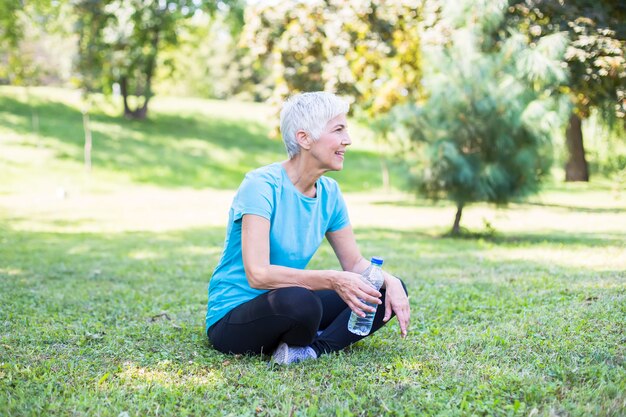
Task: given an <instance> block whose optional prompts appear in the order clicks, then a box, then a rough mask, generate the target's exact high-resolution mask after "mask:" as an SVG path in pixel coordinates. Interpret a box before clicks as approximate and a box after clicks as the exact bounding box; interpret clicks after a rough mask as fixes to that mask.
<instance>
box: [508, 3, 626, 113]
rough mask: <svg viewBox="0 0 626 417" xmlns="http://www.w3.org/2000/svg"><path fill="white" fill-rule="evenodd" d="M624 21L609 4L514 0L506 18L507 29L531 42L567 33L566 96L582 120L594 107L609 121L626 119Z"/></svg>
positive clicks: (623, 9)
mask: <svg viewBox="0 0 626 417" xmlns="http://www.w3.org/2000/svg"><path fill="white" fill-rule="evenodd" d="M625 21H626V6H624V4H623V2H616V1H610V0H602V1H597V0H593V1H592V0H568V1H564V2H557V1H552V0H542V1H537V2H533V3H532V5H530V4H529V2H512V5H511V7H510V8H509V10H508V13H507V15H506V25H507V26H513V27H518V28H520V29H522V30H523V31H524V33H525V34H526V35H527V36H528V38H529V39H530V40H531V41H537V40H539V39H541V38H542V37H543V36H546V35H550V34H551V33H555V32H559V31H560V32H566V33H567V34H568V36H569V38H570V44H569V45H568V48H567V51H566V53H565V57H564V58H565V59H564V61H565V62H566V64H567V68H568V71H569V73H570V77H569V80H568V82H567V83H566V84H565V88H564V92H566V93H569V94H570V97H571V100H572V101H573V102H574V104H575V105H576V110H577V112H578V113H579V114H580V115H581V116H582V117H587V116H588V115H589V111H590V109H591V108H598V109H600V110H602V112H603V114H604V115H605V118H606V119H608V120H611V119H612V118H615V116H617V117H618V118H621V119H624V118H626V107H625V106H626V101H624V97H625V94H626V89H625V87H624V86H625V85H626V25H625V24H624V22H625Z"/></svg>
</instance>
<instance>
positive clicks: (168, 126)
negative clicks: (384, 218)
mask: <svg viewBox="0 0 626 417" xmlns="http://www.w3.org/2000/svg"><path fill="white" fill-rule="evenodd" d="M32 106H33V108H34V109H35V110H36V111H37V113H38V115H39V129H38V134H39V137H40V139H38V140H37V141H36V142H35V141H30V142H26V140H24V142H23V143H22V145H26V146H42V145H43V146H45V147H47V148H49V149H52V150H53V151H54V152H55V155H56V157H57V158H58V159H60V160H67V161H72V162H78V163H82V161H83V152H84V151H83V146H84V134H83V124H82V115H81V113H80V112H79V111H78V110H77V109H76V108H74V107H71V106H68V105H67V104H65V103H62V102H56V101H47V100H42V99H36V100H33V102H32ZM0 109H2V110H0V123H2V124H3V125H4V126H5V127H7V128H9V129H10V130H12V131H14V132H17V133H18V134H21V135H25V134H31V133H32V127H31V111H32V109H31V107H30V106H29V105H28V104H25V103H23V102H21V101H19V100H16V99H12V98H10V97H6V96H0ZM12 116H18V117H17V118H16V117H12ZM90 126H91V129H92V136H93V150H92V165H93V169H94V170H96V171H98V170H106V171H110V172H115V173H124V174H126V175H128V176H129V177H130V178H131V179H132V180H133V181H135V182H138V183H144V184H152V185H157V186H163V187H191V188H207V187H208V188H217V189H232V188H236V187H237V186H238V185H239V184H240V183H241V180H242V179H243V177H244V175H245V173H246V172H248V171H250V170H252V169H255V168H258V167H260V166H263V165H266V164H269V163H272V162H275V161H280V160H284V159H285V158H286V155H285V152H284V146H283V144H282V142H281V141H279V140H270V139H268V137H267V128H266V127H265V126H263V125H261V124H258V123H253V122H250V121H241V122H235V121H229V120H222V119H218V118H209V117H205V116H202V115H198V114H193V115H186V114H181V115H172V114H160V113H153V114H152V118H151V119H149V120H145V121H136V120H126V119H124V118H122V117H113V116H110V115H107V114H104V113H102V112H99V111H97V110H94V111H93V113H92V114H91V115H90ZM398 166H399V164H394V167H395V168H394V170H393V171H392V174H393V175H394V176H395V177H400V176H401V175H402V174H401V169H399V168H398ZM332 175H333V176H335V177H336V178H338V179H339V181H340V182H341V185H342V189H343V190H344V191H356V190H367V189H373V188H379V187H380V186H381V184H382V179H381V178H382V175H381V170H380V162H379V160H378V158H377V157H376V155H375V154H373V153H371V152H365V151H355V150H352V149H351V150H350V152H349V153H348V155H347V157H346V163H345V169H344V172H342V173H334V174H332Z"/></svg>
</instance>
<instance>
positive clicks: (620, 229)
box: [0, 88, 626, 416]
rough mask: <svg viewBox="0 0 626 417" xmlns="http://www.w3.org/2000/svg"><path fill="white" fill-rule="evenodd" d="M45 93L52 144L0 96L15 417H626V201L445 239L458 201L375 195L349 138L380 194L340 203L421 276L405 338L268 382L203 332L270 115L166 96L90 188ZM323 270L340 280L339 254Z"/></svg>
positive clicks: (99, 162)
mask: <svg viewBox="0 0 626 417" xmlns="http://www.w3.org/2000/svg"><path fill="white" fill-rule="evenodd" d="M61 93H62V95H59V94H61ZM33 95H34V96H35V98H34V99H33V102H36V104H35V108H36V110H37V112H38V114H39V120H40V127H39V134H38V135H35V134H33V132H32V127H31V125H30V117H31V116H30V114H31V109H29V108H28V106H26V105H25V104H24V100H23V97H24V96H23V91H22V90H18V89H6V88H0V168H1V169H0V172H1V174H0V175H1V176H2V177H1V178H0V179H1V180H2V181H1V182H0V288H1V290H0V325H1V326H2V327H1V331H0V415H2V416H4V415H6V416H23V415H33V416H35V415H68V416H69V415H103V416H118V415H120V414H122V415H125V414H123V413H124V412H126V413H127V414H128V415H129V416H143V415H193V416H203V415H233V416H240V415H249V416H287V415H294V416H313V415H323V416H327V415H330V416H359V415H411V416H412V415H446V416H447V415H450V416H457V415H461V416H466V415H467V416H470V415H498V416H499V415H507V416H529V415H533V416H554V415H556V416H589V415H594V416H622V415H625V414H626V359H625V357H626V215H625V214H626V203H625V201H626V196H624V195H619V194H614V193H613V192H612V191H611V190H610V188H609V187H606V186H605V185H603V184H601V183H600V184H598V183H596V184H591V185H575V186H570V185H568V186H559V185H553V186H552V187H551V188H550V190H549V192H546V193H544V194H541V195H539V196H536V197H534V198H533V199H532V200H531V201H530V202H529V203H525V204H516V205H512V206H511V207H510V208H509V209H506V210H495V209H493V208H491V207H488V206H483V205H476V206H471V207H468V209H467V210H466V212H465V214H464V219H463V222H464V225H466V226H467V227H469V228H470V229H472V230H476V231H482V232H483V233H482V234H480V233H479V234H477V235H475V236H474V237H473V238H467V239H448V238H442V237H441V235H442V233H443V232H445V230H446V229H447V228H448V227H449V225H450V222H451V221H452V218H453V213H454V207H452V206H450V205H447V204H444V203H439V204H437V205H432V204H429V203H427V202H425V201H421V200H415V199H414V198H411V197H409V196H405V195H403V194H400V193H398V192H392V193H383V192H380V191H372V189H374V190H375V188H376V187H377V186H378V184H379V182H377V181H378V180H377V178H378V177H376V175H378V174H377V173H374V172H373V171H376V170H377V169H378V161H377V158H376V157H375V155H374V153H372V151H371V150H368V149H366V148H361V149H359V147H358V145H357V144H355V148H356V149H354V150H353V152H352V153H351V154H349V155H347V158H346V170H345V171H344V172H343V173H342V176H340V177H339V181H340V183H341V184H342V185H344V188H348V189H349V190H359V187H363V186H366V184H364V183H365V182H366V179H368V178H369V181H371V183H370V184H369V187H370V188H366V191H367V190H370V191H368V192H367V193H350V192H348V193H347V194H346V199H347V201H348V205H349V208H350V212H351V216H352V219H353V223H354V225H355V228H356V231H357V238H358V241H359V245H360V247H361V249H362V251H363V253H364V254H365V255H366V256H367V255H373V254H380V255H382V256H384V257H385V264H386V265H388V268H389V270H390V271H392V272H394V273H395V274H397V275H398V276H401V277H402V278H403V279H404V280H405V282H406V283H407V286H408V289H409V292H410V297H411V298H410V301H411V307H412V326H411V332H410V333H409V336H408V337H407V338H406V339H404V340H402V339H400V338H399V337H398V328H397V324H396V323H395V322H393V323H391V324H390V325H389V326H387V327H386V328H383V329H382V330H381V331H380V332H379V333H377V334H376V335H374V336H373V337H371V338H368V339H366V340H364V341H362V342H360V343H358V344H356V345H354V346H353V347H351V348H349V349H347V350H346V351H344V352H341V353H339V354H334V355H329V356H325V357H322V358H320V359H319V360H318V361H313V362H309V363H303V364H300V365H297V366H292V367H288V368H275V367H274V368H272V367H268V365H267V358H258V357H246V356H227V355H222V354H220V353H218V352H216V351H214V350H212V349H211V347H210V346H209V344H208V342H207V341H206V339H205V337H204V336H203V325H204V323H203V320H204V314H205V309H206V288H207V284H208V280H209V277H210V274H211V272H212V269H213V267H214V266H215V264H216V262H217V260H218V258H219V256H220V253H221V249H222V241H223V236H224V225H225V218H226V215H227V213H226V211H227V209H228V204H229V202H230V198H231V197H232V193H233V189H234V187H236V186H237V184H238V182H239V181H240V180H241V176H242V175H243V172H245V171H246V170H247V169H248V168H249V167H253V166H255V164H260V163H265V162H266V161H270V160H272V158H275V159H280V158H282V145H280V143H278V142H275V141H271V140H268V139H267V138H266V137H265V133H263V132H265V124H264V122H263V118H264V117H263V116H258V115H255V114H253V113H254V112H253V111H252V110H254V109H256V110H258V112H259V113H260V112H262V111H264V107H262V106H254V105H243V104H237V103H219V102H205V101H198V100H196V101H183V100H173V99H172V100H170V101H168V100H162V101H160V102H159V101H157V102H156V103H155V108H154V110H155V111H154V119H153V120H152V121H150V122H149V123H148V124H146V125H142V124H139V123H135V122H129V121H124V120H120V119H118V118H117V117H115V115H114V114H113V113H112V112H111V111H110V110H107V107H106V103H105V104H103V105H102V106H103V107H102V108H103V110H99V111H98V113H96V114H95V115H94V116H93V119H94V129H95V126H98V125H99V124H101V125H100V127H99V128H98V132H99V133H97V136H95V138H96V139H95V140H96V148H95V150H94V170H93V172H92V173H91V174H90V175H85V174H84V173H83V170H82V166H81V160H80V156H81V152H82V150H81V134H82V126H81V122H80V113H78V112H77V110H76V107H75V104H76V102H75V101H72V100H73V99H72V98H71V97H68V95H67V92H58V91H56V90H52V91H49V90H35V91H34V92H33ZM239 106H244V107H245V106H250V107H248V108H247V109H248V110H247V111H243V112H239V113H244V115H245V116H246V117H243V115H240V114H238V110H237V109H238V108H239ZM52 115H54V117H53V116H52ZM185 121H187V123H183V122H185ZM98 138H99V139H98ZM185 143H186V144H187V145H189V146H191V148H192V149H195V150H196V151H197V152H198V153H199V154H200V155H201V156H199V157H198V156H195V155H194V153H193V152H191V151H189V150H188V148H185V146H187V145H183V144H185ZM352 156H355V158H353V161H352V162H350V158H351V157H352ZM125 158H127V159H125ZM231 158H232V159H231ZM354 159H356V161H357V162H356V163H355V162H354ZM125 161H126V162H125ZM200 161H202V162H200ZM349 164H354V165H349ZM198 165H200V167H199V166H198ZM350 169H354V170H355V171H356V172H357V174H358V175H351V174H350ZM370 171H371V172H370ZM368 173H369V176H368V175H367V174H368ZM360 175H362V176H360ZM378 179H379V178H378ZM346 184H347V185H346ZM60 187H62V188H63V189H64V193H63V194H62V195H61V194H58V190H59V188H60ZM486 223H489V224H490V225H491V227H492V228H493V229H495V232H494V231H493V230H492V229H485V228H484V227H485V226H484V225H485V224H486ZM310 267H311V268H337V267H338V263H337V261H336V259H335V258H334V256H333V254H332V251H331V249H330V248H329V246H328V245H326V244H325V245H323V246H322V247H321V248H320V250H319V251H318V253H317V254H316V256H315V257H314V259H313V261H312V263H311V265H310Z"/></svg>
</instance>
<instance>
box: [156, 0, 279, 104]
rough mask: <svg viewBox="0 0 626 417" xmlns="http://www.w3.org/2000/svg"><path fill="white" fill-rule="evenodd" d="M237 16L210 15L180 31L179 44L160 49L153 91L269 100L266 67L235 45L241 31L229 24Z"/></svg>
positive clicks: (193, 20) (199, 18) (221, 12)
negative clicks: (154, 89)
mask: <svg viewBox="0 0 626 417" xmlns="http://www.w3.org/2000/svg"><path fill="white" fill-rule="evenodd" d="M242 12H243V10H242ZM236 16H237V14H236V12H235V11H234V10H233V9H229V10H228V11H227V12H224V11H221V10H218V11H216V13H215V15H214V16H213V17H211V16H209V15H208V14H204V15H199V16H195V17H194V18H193V19H191V20H190V21H189V22H188V24H186V25H184V26H181V27H179V28H178V43H177V44H176V45H171V46H169V47H167V48H163V51H162V53H161V55H160V59H159V70H158V71H157V78H156V80H155V82H156V83H155V84H156V85H155V88H156V91H157V93H158V94H168V95H178V96H186V97H190V96H195V97H205V98H220V99H224V98H230V97H238V98H243V99H247V100H250V101H262V100H265V99H267V98H268V97H269V96H270V95H271V93H272V92H271V85H269V84H270V83H269V78H268V77H267V74H268V73H269V69H267V68H265V67H263V66H260V65H258V64H257V63H256V62H254V61H253V60H252V58H251V57H250V56H249V54H247V53H246V49H245V48H242V47H239V46H238V42H239V34H240V33H241V28H240V26H239V25H237V22H236V21H235V22H233V19H235V18H236ZM241 18H242V19H243V17H241ZM241 24H243V22H242V23H241ZM233 25H234V27H233Z"/></svg>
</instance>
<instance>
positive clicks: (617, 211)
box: [520, 202, 626, 214]
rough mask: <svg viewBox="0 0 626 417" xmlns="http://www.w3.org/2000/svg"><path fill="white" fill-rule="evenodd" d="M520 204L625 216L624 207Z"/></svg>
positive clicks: (625, 210) (625, 209)
mask: <svg viewBox="0 0 626 417" xmlns="http://www.w3.org/2000/svg"><path fill="white" fill-rule="evenodd" d="M520 204H521V205H528V206H537V207H549V208H556V209H563V210H567V211H573V212H579V213H590V214H602V213H614V214H620V213H623V214H626V206H624V207H580V206H569V205H564V204H551V203H537V202H526V203H520Z"/></svg>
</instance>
